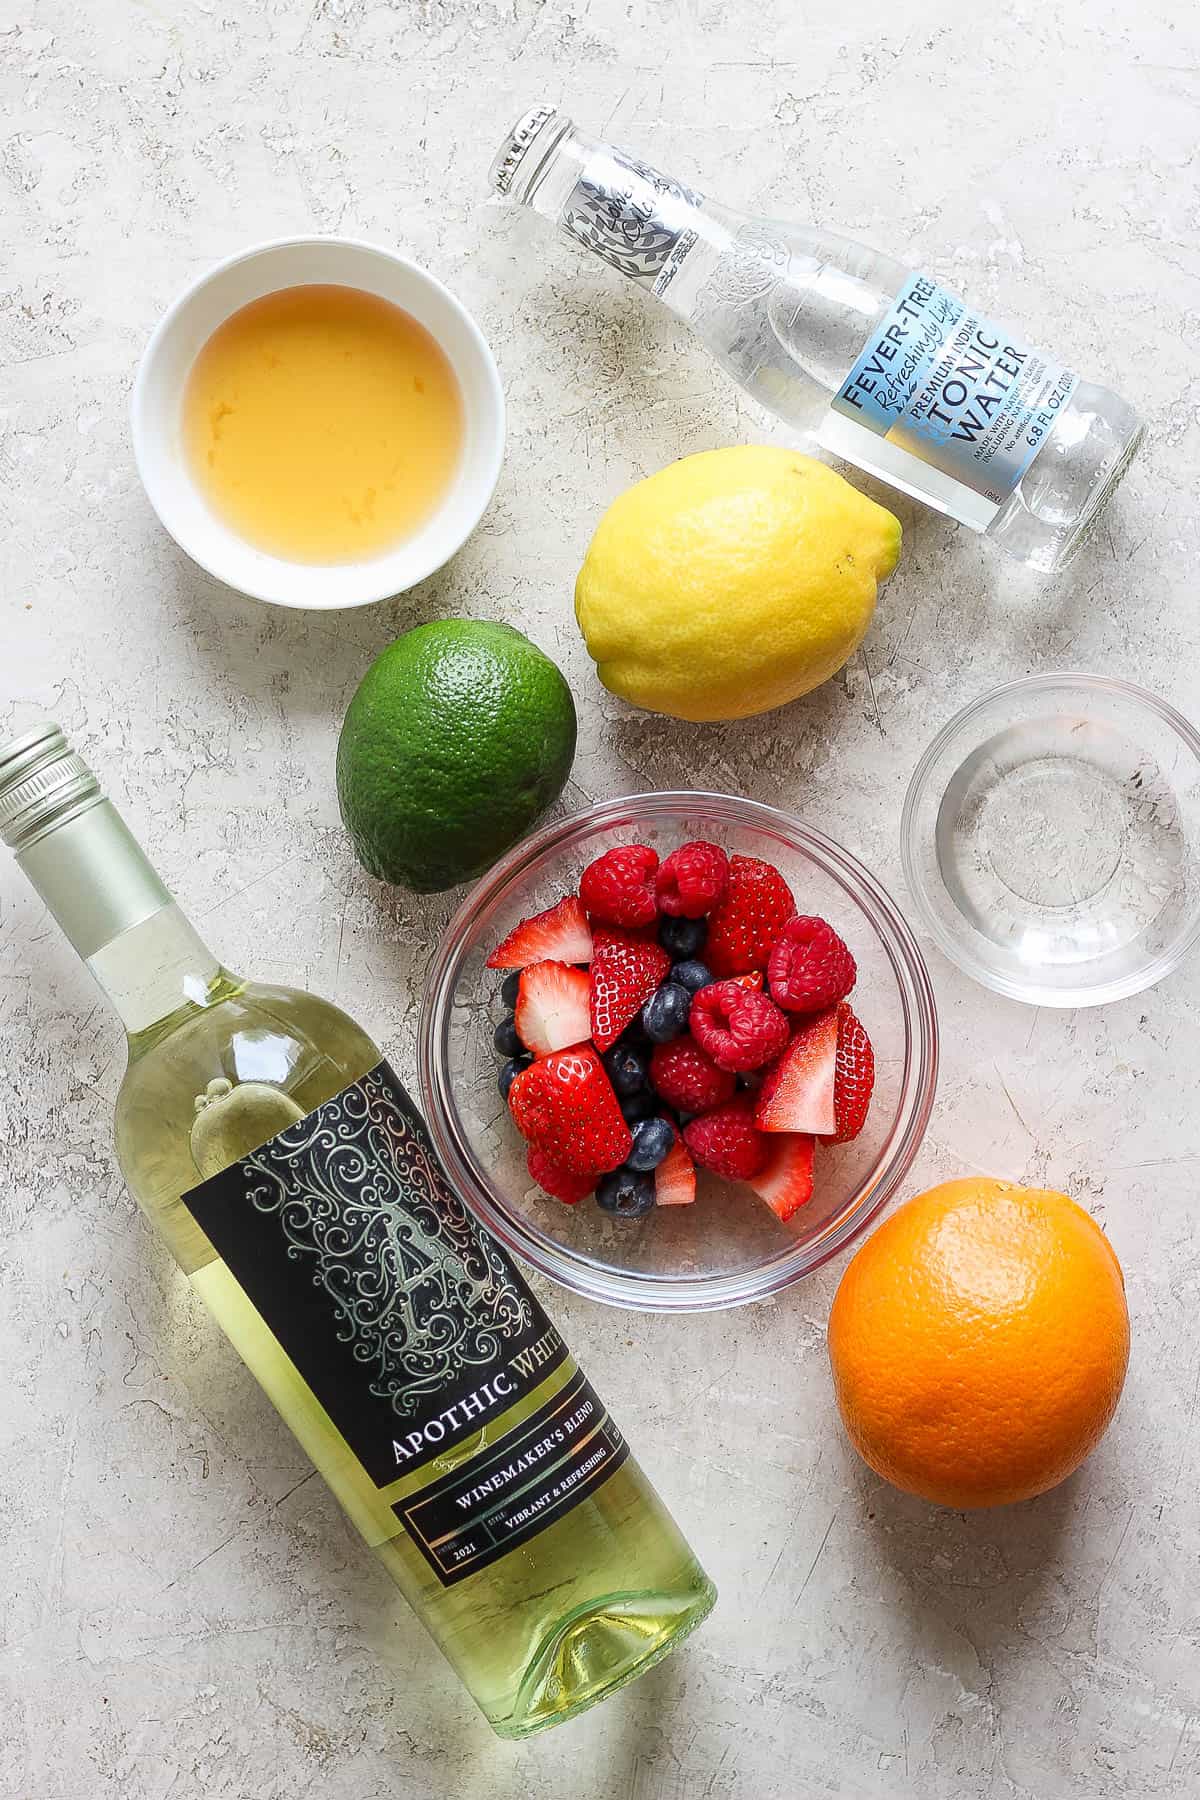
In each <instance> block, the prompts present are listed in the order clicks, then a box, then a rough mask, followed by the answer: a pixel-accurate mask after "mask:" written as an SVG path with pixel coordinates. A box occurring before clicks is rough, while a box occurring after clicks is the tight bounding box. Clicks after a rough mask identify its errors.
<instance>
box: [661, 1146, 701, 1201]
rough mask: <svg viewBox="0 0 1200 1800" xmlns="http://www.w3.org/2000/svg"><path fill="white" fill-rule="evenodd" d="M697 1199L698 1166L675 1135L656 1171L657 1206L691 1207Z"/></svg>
mask: <svg viewBox="0 0 1200 1800" xmlns="http://www.w3.org/2000/svg"><path fill="white" fill-rule="evenodd" d="M695 1198H696V1165H695V1163H694V1162H693V1161H692V1159H691V1157H690V1156H689V1155H688V1150H687V1145H686V1144H685V1143H684V1141H683V1139H682V1138H681V1137H680V1135H679V1133H678V1132H676V1133H675V1142H674V1144H673V1145H672V1147H671V1149H670V1150H668V1151H667V1154H666V1155H665V1156H664V1157H663V1159H662V1161H661V1162H660V1163H659V1165H658V1167H657V1169H655V1171H654V1203H655V1205H656V1206H690V1205H691V1203H692V1201H693V1200H694V1199H695Z"/></svg>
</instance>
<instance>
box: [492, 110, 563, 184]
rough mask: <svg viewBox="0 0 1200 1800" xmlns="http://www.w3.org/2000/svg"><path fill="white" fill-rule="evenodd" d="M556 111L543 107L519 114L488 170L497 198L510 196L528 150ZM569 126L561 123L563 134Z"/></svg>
mask: <svg viewBox="0 0 1200 1800" xmlns="http://www.w3.org/2000/svg"><path fill="white" fill-rule="evenodd" d="M557 111H558V108H557V107H556V106H547V105H545V104H542V105H541V106H531V107H530V109H529V111H528V112H526V113H522V114H521V117H520V118H519V119H518V120H517V122H516V124H515V125H514V126H513V128H512V130H511V131H510V132H509V134H508V136H507V137H506V138H505V140H504V142H503V143H502V144H501V146H500V148H499V150H497V152H496V155H495V158H494V159H493V162H492V166H491V169H490V170H489V171H488V180H489V181H490V183H491V185H492V186H493V187H494V188H495V190H496V192H497V193H498V194H505V195H507V194H509V193H511V191H512V184H513V180H514V178H515V176H516V173H517V170H518V169H519V168H520V166H521V164H522V162H524V160H525V156H526V153H527V152H528V150H529V146H530V145H531V144H532V143H533V140H534V139H535V138H536V137H537V136H538V134H539V132H540V131H541V130H542V128H543V127H544V126H545V125H547V124H548V123H549V121H550V120H551V119H552V118H553V117H554V115H555V113H556V112H557ZM569 126H570V120H569V119H564V120H563V121H562V127H563V130H564V131H565V130H567V129H568V128H569Z"/></svg>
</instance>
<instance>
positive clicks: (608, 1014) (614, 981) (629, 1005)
mask: <svg viewBox="0 0 1200 1800" xmlns="http://www.w3.org/2000/svg"><path fill="white" fill-rule="evenodd" d="M670 967H671V958H670V956H669V955H668V954H667V952H666V951H665V950H664V949H663V947H662V945H661V944H656V943H654V942H653V941H652V940H651V939H649V938H644V937H638V936H637V935H636V933H634V932H629V931H614V930H612V929H611V928H610V927H609V926H607V925H598V926H597V927H596V932H595V938H594V949H593V952H592V998H591V1023H592V1038H593V1040H594V1042H595V1045H596V1048H597V1050H607V1049H608V1047H609V1045H610V1044H615V1043H616V1041H617V1039H618V1038H619V1037H620V1035H621V1033H622V1032H623V1031H624V1029H625V1027H626V1026H627V1025H628V1024H629V1023H630V1021H631V1020H632V1019H634V1018H636V1017H637V1015H638V1013H639V1012H640V1011H641V1009H642V1006H643V1005H644V1004H645V1002H646V1001H647V1000H648V999H649V998H650V996H651V994H652V993H654V991H655V989H656V988H657V987H658V985H659V983H660V982H661V981H662V980H663V979H664V978H665V976H666V974H667V971H668V970H669V969H670Z"/></svg>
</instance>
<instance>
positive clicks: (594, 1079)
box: [508, 1044, 633, 1176]
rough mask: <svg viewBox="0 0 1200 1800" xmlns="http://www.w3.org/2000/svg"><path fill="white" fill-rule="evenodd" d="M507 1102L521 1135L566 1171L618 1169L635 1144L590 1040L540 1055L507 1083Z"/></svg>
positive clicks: (594, 1172)
mask: <svg viewBox="0 0 1200 1800" xmlns="http://www.w3.org/2000/svg"><path fill="white" fill-rule="evenodd" d="M508 1104H509V1109H510V1111H511V1113H512V1116H513V1119H514V1121H515V1123H516V1127H517V1130H518V1131H519V1132H520V1133H521V1136H522V1137H523V1138H525V1139H526V1141H527V1142H528V1143H531V1144H533V1145H534V1147H535V1148H536V1149H538V1150H542V1151H544V1152H545V1153H546V1155H547V1156H548V1157H549V1158H550V1160H551V1161H552V1162H553V1163H555V1164H557V1166H558V1167H559V1168H560V1169H565V1170H567V1171H568V1172H569V1173H570V1174H573V1175H592V1176H595V1175H602V1174H605V1173H607V1171H608V1170H609V1169H616V1168H619V1167H620V1165H621V1164H622V1163H623V1162H624V1161H625V1158H626V1157H627V1156H628V1155H629V1152H630V1149H631V1148H632V1146H633V1134H632V1132H631V1131H630V1129H629V1127H628V1125H627V1124H626V1123H625V1120H624V1119H623V1118H622V1117H621V1108H620V1106H619V1105H618V1103H617V1096H616V1095H615V1094H614V1093H613V1090H612V1084H611V1083H610V1081H609V1079H608V1076H607V1075H606V1074H605V1073H604V1066H603V1064H602V1063H601V1061H600V1058H599V1057H598V1056H597V1055H596V1052H595V1051H594V1050H593V1049H592V1047H591V1045H590V1044H578V1045H576V1047H575V1048H574V1049H573V1050H556V1051H554V1053H553V1054H552V1055H551V1056H541V1057H539V1058H538V1060H537V1061H536V1062H535V1063H531V1064H530V1066H529V1068H527V1069H523V1070H522V1071H521V1073H520V1074H519V1075H518V1076H517V1078H516V1080H515V1081H514V1082H513V1084H512V1086H511V1087H510V1088H509V1090H508Z"/></svg>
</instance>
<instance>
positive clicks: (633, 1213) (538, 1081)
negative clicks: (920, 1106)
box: [488, 842, 875, 1219]
mask: <svg viewBox="0 0 1200 1800" xmlns="http://www.w3.org/2000/svg"><path fill="white" fill-rule="evenodd" d="M488 966H489V968H493V969H502V970H505V971H507V972H506V974H505V977H504V981H503V983H502V984H501V987H500V992H499V1000H500V1004H501V1007H502V1008H503V1015H502V1017H501V1018H500V1020H499V1022H498V1023H497V1025H496V1027H495V1031H494V1042H495V1046H496V1050H497V1053H498V1055H499V1056H500V1057H501V1058H502V1066H501V1069H500V1074H499V1086H500V1092H501V1094H502V1095H503V1097H504V1099H505V1101H506V1103H507V1105H508V1108H509V1111H510V1113H511V1114H512V1118H513V1122H514V1123H515V1125H516V1127H517V1130H518V1131H519V1132H520V1133H521V1135H522V1137H523V1138H524V1139H525V1140H526V1145H527V1164H528V1168H529V1174H530V1177H531V1179H532V1180H533V1181H534V1182H536V1183H537V1185H538V1186H539V1187H540V1188H542V1189H543V1191H544V1192H546V1193H548V1194H551V1195H553V1196H554V1198H555V1199H557V1200H561V1201H563V1202H564V1203H565V1204H566V1205H569V1206H574V1205H576V1204H577V1203H578V1202H579V1201H581V1200H582V1199H584V1198H585V1197H586V1196H587V1195H589V1194H594V1195H595V1198H596V1203H597V1205H598V1206H600V1207H601V1208H602V1210H603V1211H605V1212H607V1213H609V1214H610V1215H611V1216H612V1217H613V1218H617V1219H639V1218H643V1217H645V1215H646V1214H647V1213H649V1212H651V1211H652V1210H653V1209H654V1208H655V1207H656V1206H681V1205H687V1204H689V1203H690V1202H691V1201H693V1200H694V1199H695V1197H696V1168H697V1166H700V1167H701V1168H705V1169H708V1170H710V1171H711V1172H712V1173H713V1174H716V1175H720V1176H723V1177H724V1178H725V1179H726V1180H729V1181H738V1182H744V1183H745V1184H746V1185H747V1186H749V1187H750V1188H751V1189H752V1190H753V1191H754V1192H755V1193H756V1194H757V1195H758V1196H759V1197H760V1198H761V1199H762V1200H764V1201H765V1202H766V1204H767V1205H768V1206H770V1207H771V1208H772V1210H773V1211H774V1212H775V1213H776V1214H777V1215H778V1216H779V1217H780V1218H781V1219H788V1218H790V1217H791V1216H792V1214H793V1213H794V1212H795V1211H796V1210H797V1208H798V1207H800V1206H802V1205H803V1204H804V1203H805V1201H806V1200H808V1199H810V1198H811V1196H812V1192H813V1167H814V1151H815V1149H816V1146H817V1144H818V1143H835V1144H840V1143H847V1142H849V1140H850V1139H852V1138H854V1137H857V1135H858V1133H859V1132H860V1131H861V1130H862V1128H863V1125H864V1124H865V1122H866V1117H867V1110H868V1108H869V1106H870V1102H871V1091H872V1088H873V1085H874V1079H875V1064H874V1056H873V1053H872V1050H871V1042H870V1039H869V1038H868V1036H867V1034H866V1031H865V1030H864V1029H863V1026H862V1025H861V1023H860V1022H859V1020H858V1019H857V1018H856V1017H855V1015H854V1013H853V1012H852V1011H851V1008H850V1006H849V1005H848V1004H847V1000H846V996H847V995H848V994H849V992H850V990H851V988H852V987H853V986H854V982H855V977H856V973H857V971H856V969H855V964H854V958H853V956H852V955H851V954H850V951H849V950H848V949H847V947H846V945H845V944H844V943H843V941H842V939H841V938H840V937H839V936H838V934H837V932H836V931H834V929H833V927H832V926H831V925H828V924H827V923H826V922H825V921H824V920H823V919H817V918H809V917H804V916H800V915H798V914H797V910H796V903H795V900H794V898H793V896H792V892H791V890H790V888H789V887H788V885H787V883H786V881H785V880H784V879H783V877H782V875H780V873H779V871H778V870H777V869H774V868H772V866H771V865H770V864H769V863H766V862H761V861H759V860H758V859H757V858H755V857H750V856H732V857H730V856H727V855H726V853H725V852H724V851H723V850H722V849H720V848H719V847H718V846H717V845H716V844H709V843H704V842H696V843H690V844H683V845H681V846H680V848H679V849H677V850H673V851H672V852H671V854H670V855H669V856H668V857H666V858H665V859H664V860H663V861H662V862H661V863H660V862H659V859H658V856H657V854H656V853H655V851H653V850H652V849H650V848H649V846H648V845H645V844H625V845H620V846H618V847H617V848H616V849H613V850H608V851H606V852H605V854H604V855H603V856H600V857H597V858H596V860H595V861H594V862H592V863H590V864H589V865H588V867H587V868H586V869H585V870H584V872H583V875H582V878H581V880H580V883H579V892H578V894H568V895H567V896H566V897H565V898H564V899H562V900H560V901H559V902H558V903H557V905H555V906H552V907H549V908H548V909H547V910H546V911H545V912H542V913H538V914H536V915H535V916H534V917H533V918H530V919H523V920H522V921H521V923H520V924H519V925H518V926H517V927H516V928H515V930H513V931H511V932H510V933H509V935H508V936H507V937H506V938H505V940H504V942H503V943H502V944H500V945H499V946H498V947H497V948H496V950H495V951H493V953H492V955H491V956H490V957H489V958H488Z"/></svg>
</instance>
